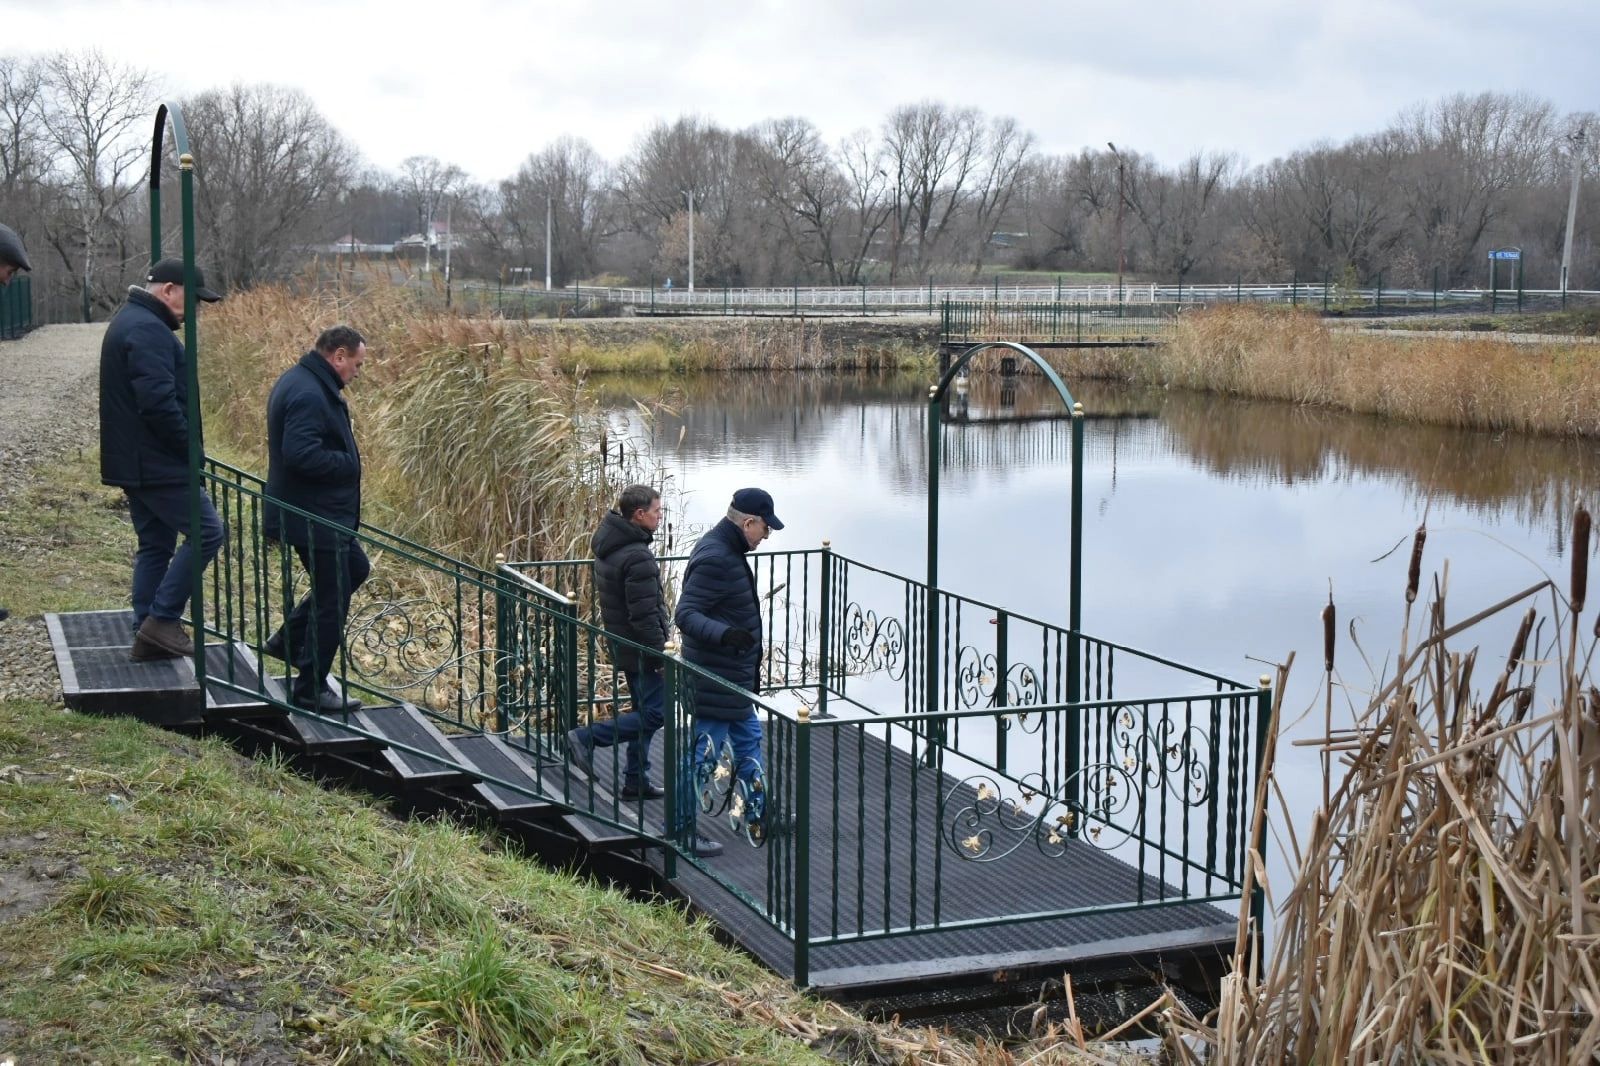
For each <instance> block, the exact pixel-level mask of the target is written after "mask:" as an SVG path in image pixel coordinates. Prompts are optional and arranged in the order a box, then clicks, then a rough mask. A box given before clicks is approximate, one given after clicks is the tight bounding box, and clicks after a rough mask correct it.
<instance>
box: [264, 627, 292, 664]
mask: <svg viewBox="0 0 1600 1066" xmlns="http://www.w3.org/2000/svg"><path fill="white" fill-rule="evenodd" d="M284 650H285V649H284V647H283V630H281V629H275V630H273V631H272V636H270V637H268V638H267V642H266V643H265V644H263V645H261V652H262V654H263V655H270V656H272V657H273V658H274V659H282V660H285V661H287V656H286V655H285V654H284Z"/></svg>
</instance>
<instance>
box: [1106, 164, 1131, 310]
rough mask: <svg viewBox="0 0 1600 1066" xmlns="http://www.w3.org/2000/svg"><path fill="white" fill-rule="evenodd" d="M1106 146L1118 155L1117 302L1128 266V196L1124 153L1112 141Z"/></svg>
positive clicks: (1119, 301)
mask: <svg viewBox="0 0 1600 1066" xmlns="http://www.w3.org/2000/svg"><path fill="white" fill-rule="evenodd" d="M1106 147H1107V148H1109V149H1111V154H1112V155H1114V156H1116V157H1117V303H1118V305H1120V304H1121V303H1122V275H1123V272H1124V271H1126V270H1127V268H1128V261H1127V256H1126V254H1125V252H1124V250H1123V244H1122V205H1123V203H1125V202H1126V197H1125V196H1124V195H1123V192H1122V188H1123V185H1122V153H1121V152H1119V151H1117V146H1116V145H1114V144H1112V143H1111V142H1110V141H1107V142H1106Z"/></svg>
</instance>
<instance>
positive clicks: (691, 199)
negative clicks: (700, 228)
mask: <svg viewBox="0 0 1600 1066" xmlns="http://www.w3.org/2000/svg"><path fill="white" fill-rule="evenodd" d="M683 195H685V196H687V197H688V198H689V296H690V298H691V299H692V298H693V297H694V193H693V191H690V190H685V191H684V194H683Z"/></svg>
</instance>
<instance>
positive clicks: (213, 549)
mask: <svg viewBox="0 0 1600 1066" xmlns="http://www.w3.org/2000/svg"><path fill="white" fill-rule="evenodd" d="M194 280H195V293H194V295H195V296H196V297H197V298H198V299H200V300H203V301H205V302H206V303H215V302H216V301H217V300H220V299H222V297H221V295H219V294H218V293H215V292H212V291H211V290H210V289H208V288H206V283H205V278H204V276H203V275H202V274H201V273H200V270H199V268H198V267H197V268H195V272H194ZM183 304H184V279H183V260H181V259H163V260H161V261H160V262H158V263H156V264H154V265H153V266H151V267H150V270H149V273H147V274H146V275H145V283H144V285H143V286H139V285H135V286H132V287H131V288H129V289H128V299H127V302H126V303H124V304H123V305H122V306H121V307H120V308H118V310H117V313H116V314H115V315H113V316H112V317H111V323H110V325H108V326H107V327H106V335H105V340H104V341H102V342H101V345H100V480H101V481H102V482H103V483H105V484H107V485H116V486H118V487H119V488H121V489H122V491H123V492H124V493H125V494H126V495H127V497H128V513H129V515H130V516H131V517H132V519H133V529H134V532H135V533H136V534H137V535H138V538H139V549H138V552H137V553H136V554H135V555H134V558H133V618H134V625H135V626H136V627H137V628H136V631H135V634H134V638H133V650H132V652H131V654H130V657H131V658H132V659H133V660H134V661H136V662H139V661H144V660H147V659H163V658H172V657H174V656H179V655H193V654H194V643H193V642H192V641H191V640H190V639H189V636H188V635H187V634H186V633H184V631H183V626H182V624H181V623H180V622H179V621H178V620H179V619H180V618H182V617H183V612H184V611H185V610H186V609H187V607H188V605H189V594H190V592H191V587H190V582H191V578H192V567H193V565H194V563H193V555H192V553H193V551H194V539H195V537H194V530H192V529H190V528H189V375H188V367H187V357H186V356H185V354H184V350H183V342H182V341H180V340H178V338H177V335H176V334H177V330H178V327H179V326H181V325H183ZM199 532H200V551H201V554H202V555H203V556H204V558H205V561H206V562H207V563H209V562H210V561H211V560H212V559H213V558H214V557H215V556H216V554H217V551H218V549H220V548H221V547H222V540H223V529H222V522H221V520H220V519H219V518H218V517H217V512H216V510H215V509H214V508H213V507H212V506H211V501H210V499H209V498H207V497H206V496H204V495H202V496H201V498H200V531H199ZM180 533H181V534H182V535H183V547H182V548H178V546H177V545H178V535H179V534H180Z"/></svg>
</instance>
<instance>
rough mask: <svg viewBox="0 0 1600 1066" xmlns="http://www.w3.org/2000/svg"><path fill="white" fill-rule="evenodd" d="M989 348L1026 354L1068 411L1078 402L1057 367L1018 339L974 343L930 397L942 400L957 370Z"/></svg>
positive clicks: (954, 364)
mask: <svg viewBox="0 0 1600 1066" xmlns="http://www.w3.org/2000/svg"><path fill="white" fill-rule="evenodd" d="M989 348H1009V349H1011V350H1012V351H1014V352H1016V353H1018V354H1019V355H1022V356H1025V357H1026V358H1027V359H1028V361H1029V362H1031V363H1032V364H1033V365H1034V367H1035V368H1037V369H1038V371H1039V373H1041V374H1043V375H1044V378H1045V380H1046V381H1048V382H1049V383H1050V385H1051V387H1052V388H1054V389H1055V390H1056V395H1057V396H1060V397H1061V402H1062V403H1064V404H1066V405H1067V410H1068V412H1070V411H1071V410H1072V407H1073V405H1074V404H1076V403H1077V402H1078V401H1077V400H1075V399H1073V397H1072V392H1071V391H1070V390H1069V389H1068V388H1067V385H1066V382H1064V381H1062V380H1061V376H1060V375H1059V374H1057V373H1056V372H1055V369H1054V368H1053V367H1052V366H1051V365H1050V364H1049V363H1047V362H1045V360H1044V359H1043V358H1042V357H1040V355H1039V353H1038V352H1036V351H1034V350H1033V349H1032V348H1030V347H1028V346H1027V345H1026V344H1019V343H1017V342H1016V341H984V342H983V343H982V344H974V345H973V346H972V347H970V348H968V349H967V350H966V352H965V353H963V354H962V356H961V358H960V359H957V360H956V361H955V362H954V363H952V364H950V369H949V370H946V371H945V372H944V376H943V377H942V378H940V379H939V384H937V385H935V386H934V387H933V392H932V393H930V394H929V398H930V399H931V400H933V401H935V402H939V401H942V400H943V399H944V394H945V392H946V391H947V390H948V389H949V388H950V383H951V382H952V381H954V380H955V377H956V374H957V372H958V371H960V370H961V368H962V367H964V366H966V365H967V363H968V362H970V361H971V360H972V357H973V356H975V355H977V354H978V353H979V352H981V351H984V350H986V349H989Z"/></svg>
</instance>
